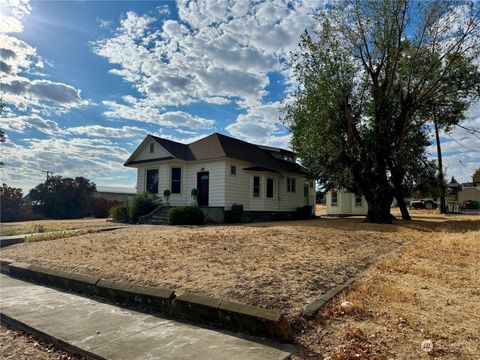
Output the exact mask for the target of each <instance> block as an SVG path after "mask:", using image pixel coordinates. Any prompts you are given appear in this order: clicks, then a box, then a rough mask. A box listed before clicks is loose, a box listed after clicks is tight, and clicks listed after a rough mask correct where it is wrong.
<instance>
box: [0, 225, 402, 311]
mask: <svg viewBox="0 0 480 360" xmlns="http://www.w3.org/2000/svg"><path fill="white" fill-rule="evenodd" d="M391 230H392V231H391ZM402 231H403V230H402V229H401V227H396V228H395V229H393V228H389V227H388V226H383V225H368V226H365V224H363V223H361V221H360V220H357V219H355V220H348V219H340V220H336V219H333V220H313V221H295V222H288V223H278V222H277V223H263V224H253V225H238V226H215V227H197V228H187V227H168V226H136V227H133V228H129V229H123V230H115V231H112V232H108V233H100V234H85V235H79V236H75V237H72V238H67V239H58V240H52V241H43V242H37V243H27V244H21V245H15V246H13V247H9V248H6V249H5V250H2V257H6V258H12V259H15V260H22V261H25V262H31V263H39V264H41V265H47V266H52V267H56V268H60V269H63V270H69V271H75V272H80V273H87V274H92V275H95V276H101V277H103V278H107V279H111V280H121V281H129V282H138V283H143V284H146V285H152V286H164V287H170V288H174V289H176V290H177V292H178V293H182V292H187V291H189V292H195V293H201V294H205V295H211V296H217V297H224V298H228V299H230V300H233V301H240V302H244V303H248V304H252V305H257V306H262V307H266V308H276V309H281V310H283V311H285V313H286V314H287V315H288V316H289V317H290V318H291V319H292V318H295V317H297V316H298V315H299V314H300V313H301V311H302V308H303V306H305V305H306V304H307V303H309V302H310V301H313V300H314V299H315V298H316V297H318V296H319V294H321V293H322V292H325V291H327V290H329V289H330V288H332V287H333V286H335V285H337V284H341V283H343V282H344V281H345V280H346V279H348V278H349V277H351V276H353V275H355V274H357V273H358V272H360V271H363V270H364V269H366V268H367V267H368V266H369V265H370V264H372V263H374V262H376V261H378V258H379V257H380V256H382V255H383V254H385V253H388V252H390V251H392V250H394V249H395V248H397V247H398V246H399V245H401V244H403V243H404V242H406V241H407V240H408V239H406V238H405V237H403V236H401V235H400V233H401V232H402Z"/></svg>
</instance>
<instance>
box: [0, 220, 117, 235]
mask: <svg viewBox="0 0 480 360" xmlns="http://www.w3.org/2000/svg"><path fill="white" fill-rule="evenodd" d="M107 225H109V223H107V221H106V219H94V218H85V219H76V220H34V221H18V222H7V223H0V236H10V235H18V234H35V233H46V232H53V231H69V230H77V229H92V228H96V227H102V226H107Z"/></svg>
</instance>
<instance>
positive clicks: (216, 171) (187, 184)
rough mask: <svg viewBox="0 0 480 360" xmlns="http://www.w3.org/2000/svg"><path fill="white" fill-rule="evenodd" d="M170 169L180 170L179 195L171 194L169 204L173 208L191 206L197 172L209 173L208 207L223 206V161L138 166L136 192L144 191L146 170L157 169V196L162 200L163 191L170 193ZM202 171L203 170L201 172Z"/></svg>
mask: <svg viewBox="0 0 480 360" xmlns="http://www.w3.org/2000/svg"><path fill="white" fill-rule="evenodd" d="M172 167H179V168H181V169H182V182H181V193H180V194H171V196H170V200H169V201H170V204H171V205H173V206H181V205H191V203H192V196H191V191H192V189H193V188H196V187H197V172H199V171H208V172H209V203H208V205H209V206H224V204H225V160H218V161H208V162H201V161H190V162H186V161H180V160H168V161H162V162H158V163H151V164H148V165H139V167H138V175H137V176H138V177H137V192H138V193H141V192H144V191H145V189H146V183H145V174H146V171H147V170H148V169H158V178H159V179H158V196H160V197H162V198H163V192H164V190H166V189H168V190H170V191H171V176H172V171H171V168H172ZM201 169H203V170H201Z"/></svg>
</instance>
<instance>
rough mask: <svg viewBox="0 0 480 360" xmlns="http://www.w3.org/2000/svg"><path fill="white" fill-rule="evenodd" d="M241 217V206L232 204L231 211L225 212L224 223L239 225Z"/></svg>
mask: <svg viewBox="0 0 480 360" xmlns="http://www.w3.org/2000/svg"><path fill="white" fill-rule="evenodd" d="M242 217H243V205H240V204H233V205H232V207H231V209H230V210H228V211H226V212H225V222H226V223H239V222H242Z"/></svg>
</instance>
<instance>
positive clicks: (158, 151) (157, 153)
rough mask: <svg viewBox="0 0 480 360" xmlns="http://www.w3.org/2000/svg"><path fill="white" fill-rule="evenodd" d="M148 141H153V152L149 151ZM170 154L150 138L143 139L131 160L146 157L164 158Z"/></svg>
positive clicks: (145, 158)
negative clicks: (143, 141)
mask: <svg viewBox="0 0 480 360" xmlns="http://www.w3.org/2000/svg"><path fill="white" fill-rule="evenodd" d="M150 143H153V153H151V152H150ZM169 156H172V155H171V154H170V153H169V152H168V151H167V150H165V148H164V147H163V146H161V145H160V144H159V143H158V142H156V141H154V140H151V141H149V140H148V139H147V141H145V143H144V144H143V146H142V147H141V148H140V149H138V152H137V154H136V155H135V158H133V159H132V160H133V161H140V160H148V159H157V158H164V157H169Z"/></svg>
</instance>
